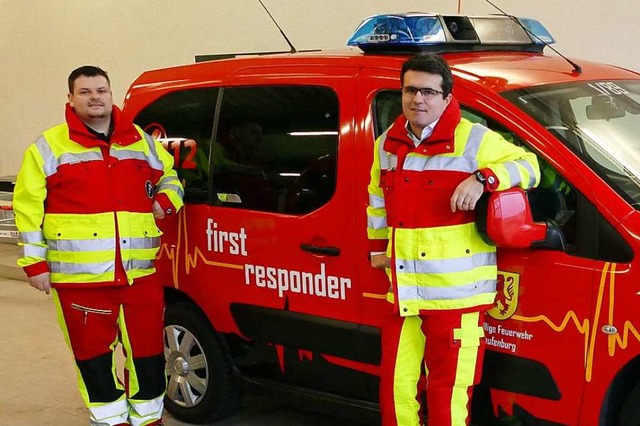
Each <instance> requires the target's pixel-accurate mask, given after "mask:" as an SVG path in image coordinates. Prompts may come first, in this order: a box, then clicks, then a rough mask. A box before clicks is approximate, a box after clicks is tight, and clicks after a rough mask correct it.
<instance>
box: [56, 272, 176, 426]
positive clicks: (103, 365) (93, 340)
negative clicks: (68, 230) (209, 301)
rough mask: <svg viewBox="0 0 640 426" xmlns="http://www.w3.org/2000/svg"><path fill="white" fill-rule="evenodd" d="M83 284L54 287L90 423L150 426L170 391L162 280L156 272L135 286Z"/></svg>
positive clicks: (140, 280)
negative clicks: (118, 355) (121, 358)
mask: <svg viewBox="0 0 640 426" xmlns="http://www.w3.org/2000/svg"><path fill="white" fill-rule="evenodd" d="M78 287H79V288H78ZM78 287H76V288H71V287H61V288H54V290H53V296H54V297H53V299H54V302H55V305H56V309H57V311H58V321H59V324H60V327H61V329H62V331H63V333H64V335H65V338H66V340H67V344H68V345H69V347H70V348H71V350H72V352H73V355H74V358H75V360H76V370H77V372H78V386H79V389H80V393H81V395H82V398H83V400H84V402H85V404H86V406H87V407H88V408H89V411H90V412H91V419H92V420H91V424H92V425H94V426H97V425H104V426H111V425H115V424H118V423H125V422H130V423H131V424H134V425H145V424H150V423H152V422H153V421H155V420H159V419H160V418H161V414H162V397H163V396H164V392H165V390H166V377H165V373H164V366H165V361H164V354H163V342H162V331H163V321H162V316H163V311H164V303H163V289H162V285H161V284H160V283H159V282H158V281H157V278H156V277H155V276H151V277H145V278H140V279H138V280H136V281H135V282H134V283H133V285H130V286H128V285H127V286H113V287H85V286H78ZM125 319H126V322H125ZM118 342H119V343H121V344H122V346H123V348H124V352H125V356H126V359H125V364H124V368H125V376H124V381H126V388H127V389H126V391H127V393H126V395H125V388H124V386H122V385H121V384H120V382H119V379H118V378H117V375H116V366H115V356H114V350H115V348H116V345H117V344H118ZM121 403H123V404H124V407H125V411H124V418H123V419H122V418H121V416H122V415H123V414H122V413H123V412H122V411H120V408H121V406H120V405H119V404H121ZM113 419H118V421H114V422H112V420H113ZM94 420H95V421H94Z"/></svg>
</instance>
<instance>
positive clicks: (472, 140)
mask: <svg viewBox="0 0 640 426" xmlns="http://www.w3.org/2000/svg"><path fill="white" fill-rule="evenodd" d="M488 131H489V129H487V128H486V127H484V126H483V125H482V124H478V123H475V124H474V125H473V127H472V128H471V132H469V137H468V138H467V144H466V145H465V147H464V153H463V154H462V155H463V156H465V157H471V158H478V151H480V145H481V144H482V139H483V138H484V135H485V134H486V133H487V132H488Z"/></svg>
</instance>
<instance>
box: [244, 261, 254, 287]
mask: <svg viewBox="0 0 640 426" xmlns="http://www.w3.org/2000/svg"><path fill="white" fill-rule="evenodd" d="M253 273H255V269H254V267H253V265H244V283H245V284H246V285H250V284H251V278H250V276H251V274H253Z"/></svg>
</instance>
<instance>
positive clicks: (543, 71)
mask: <svg viewBox="0 0 640 426" xmlns="http://www.w3.org/2000/svg"><path fill="white" fill-rule="evenodd" d="M525 28H527V29H528V30H525ZM534 34H535V35H534ZM551 42H553V40H552V38H551V36H550V35H549V34H548V33H546V32H545V31H544V29H543V28H542V27H541V26H540V25H539V24H537V23H536V22H533V21H529V20H524V19H522V20H518V21H516V20H514V19H512V18H511V17H507V16H487V17H467V16H459V15H452V16H442V15H434V14H417V13H416V14H402V15H385V16H376V17H371V18H369V19H367V20H366V21H365V22H364V23H363V24H362V25H361V27H360V28H359V29H358V30H357V31H356V32H355V34H354V36H353V37H352V39H351V41H350V44H351V45H352V47H351V48H350V49H348V50H343V51H332V52H307V53H304V52H303V53H291V54H277V55H256V56H243V57H236V58H229V59H221V60H215V61H209V62H202V63H197V64H192V65H185V66H179V67H174V68H168V69H160V70H155V71H149V72H145V73H143V74H142V75H141V76H140V77H139V78H138V79H137V80H136V81H135V82H134V83H133V85H132V86H131V88H130V90H129V92H128V94H127V96H126V101H125V107H124V111H125V112H126V113H127V114H129V115H130V116H131V117H132V118H134V120H135V122H136V123H137V124H139V125H141V126H142V127H143V128H145V129H146V130H147V131H148V132H149V133H150V134H152V135H154V136H155V137H156V138H158V139H159V140H161V141H163V142H164V143H165V146H166V147H167V149H168V150H169V151H170V152H172V153H174V155H175V159H176V168H177V169H178V171H179V174H180V177H181V178H182V179H183V180H184V182H185V201H186V206H185V208H184V210H182V212H181V213H180V214H179V216H178V217H177V218H175V220H174V222H173V223H172V224H171V225H170V226H167V227H166V228H165V229H164V232H165V234H164V236H163V245H162V249H161V251H160V253H159V257H158V268H159V271H160V273H161V275H162V277H163V279H164V282H165V283H166V300H167V304H168V306H167V312H166V342H165V343H166V349H165V353H166V355H167V374H168V379H169V386H168V391H167V408H168V409H169V411H170V412H171V413H172V414H174V415H175V416H176V417H178V418H179V419H182V420H185V421H188V422H204V421H211V420H215V419H218V418H221V417H224V416H226V415H229V414H230V413H232V412H233V410H234V409H235V408H236V407H237V405H238V401H239V393H238V384H239V382H241V381H244V382H250V383H252V384H256V385H266V386H269V387H270V389H276V390H278V391H280V392H284V393H288V394H292V395H296V396H297V397H305V398H306V397H310V398H312V399H313V400H314V401H316V402H325V403H326V402H329V403H331V404H332V408H331V410H332V413H339V412H340V411H339V410H340V409H341V408H349V409H350V408H353V407H358V408H360V409H363V410H364V411H363V412H365V413H369V414H370V417H369V418H371V419H376V418H377V414H376V410H377V395H378V365H379V361H380V332H379V327H380V323H381V319H382V318H383V317H384V316H385V315H387V314H389V312H390V311H391V309H392V306H391V305H390V304H389V303H388V302H387V301H386V300H385V297H386V292H387V289H388V287H389V283H388V281H387V277H386V275H385V274H384V273H383V272H382V271H380V270H375V269H372V268H371V266H370V263H369V258H368V252H367V240H366V238H367V237H366V214H365V207H366V204H367V191H366V186H367V183H368V180H369V169H370V166H371V159H372V152H371V151H372V147H373V142H374V140H375V138H376V137H378V136H379V135H380V134H381V133H382V132H383V131H384V130H385V129H386V128H387V127H388V126H389V125H390V124H391V123H392V122H393V120H394V119H395V118H396V117H397V115H398V114H400V113H401V105H400V83H399V70H400V67H401V64H402V63H403V61H404V60H406V58H407V55H408V54H409V53H412V52H416V51H420V50H424V51H435V52H439V53H441V54H442V55H443V56H444V57H445V58H446V60H447V61H448V62H449V64H450V65H451V67H452V70H453V73H454V78H455V81H454V91H453V93H454V96H455V97H456V98H457V99H458V100H459V101H460V104H461V107H462V109H463V115H464V117H466V118H467V119H470V120H472V121H474V122H479V123H482V124H484V125H486V126H488V127H489V128H491V129H494V130H497V131H499V132H501V133H502V134H503V135H504V137H505V138H507V139H508V140H510V141H512V142H513V143H515V144H519V145H522V146H524V147H526V149H529V150H531V151H533V152H534V153H536V155H537V156H538V158H539V161H540V165H541V169H542V174H543V179H542V183H541V185H540V188H538V189H536V190H534V191H531V192H530V193H529V194H528V199H527V198H526V197H525V198H524V199H520V200H519V201H520V202H521V203H522V205H523V206H525V207H526V203H529V204H530V205H531V210H530V212H529V211H528V210H527V211H525V212H524V213H523V209H525V207H522V208H519V207H515V208H514V210H513V211H511V210H510V208H511V207H509V206H512V204H509V203H511V201H508V200H502V199H501V198H500V196H497V197H494V198H493V199H492V200H489V204H490V206H489V209H488V213H486V212H485V213H483V212H480V213H481V214H480V215H479V216H482V217H483V218H484V217H486V216H489V225H488V227H489V231H490V230H491V226H492V225H491V217H493V216H495V215H496V214H497V215H502V216H509V218H512V219H513V218H514V217H516V220H515V222H514V221H507V220H504V223H509V224H510V225H509V226H514V223H515V227H516V228H517V229H518V234H516V235H517V236H518V237H519V238H515V239H514V238H513V236H514V234H513V232H514V231H512V230H511V231H510V230H509V228H507V231H506V232H505V231H504V229H503V230H502V231H500V229H497V230H496V229H494V230H493V233H492V232H488V233H489V237H492V238H494V239H497V240H499V242H501V241H506V243H505V244H504V245H506V246H509V244H510V243H509V240H510V239H511V240H515V242H514V241H511V243H514V244H513V246H518V245H521V246H522V245H525V247H523V248H509V247H501V248H500V249H499V252H498V268H499V271H500V272H499V280H498V295H497V299H496V306H495V307H494V308H493V309H492V310H491V311H490V312H489V314H490V315H489V317H488V319H487V321H486V323H485V324H484V328H485V334H486V342H487V344H488V345H489V348H488V349H489V350H488V351H487V355H486V359H485V364H484V372H483V381H482V383H481V385H479V386H478V388H477V389H476V391H475V394H474V401H473V422H474V423H475V424H479V425H493V424H500V425H503V424H518V425H578V424H579V425H617V426H631V425H633V426H637V425H638V424H640V385H639V384H640V358H639V355H640V272H639V271H640V267H639V266H640V264H639V263H638V262H640V260H639V259H637V258H636V256H635V254H636V253H637V252H638V251H640V211H639V210H640V139H639V138H640V75H639V74H638V73H636V72H633V71H630V70H626V69H622V68H620V67H615V66H610V65H604V64H599V63H593V62H587V61H581V60H573V61H569V60H567V59H564V58H563V57H560V56H558V55H556V54H548V53H543V50H545V49H546V45H547V44H548V43H551ZM547 50H548V49H547ZM516 198H517V197H516ZM516 201H518V200H516ZM501 202H504V203H505V204H500V203H501ZM496 206H497V207H496ZM500 206H502V208H501V207H500ZM525 210H526V209H525ZM527 214H532V217H529V218H527ZM517 218H521V219H522V218H524V219H522V220H521V221H520V222H518V220H519V219H517ZM503 219H507V218H504V217H503ZM531 222H536V224H532V223H531ZM485 225H486V223H485ZM497 227H498V228H499V226H497ZM541 227H542V228H541ZM513 229H515V228H513ZM532 236H533V237H532ZM523 241H526V244H523V243H522V242H523ZM373 421H375V420H372V422H373Z"/></svg>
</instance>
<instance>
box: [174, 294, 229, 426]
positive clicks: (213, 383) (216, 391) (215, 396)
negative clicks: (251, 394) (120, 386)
mask: <svg viewBox="0 0 640 426" xmlns="http://www.w3.org/2000/svg"><path fill="white" fill-rule="evenodd" d="M164 323H165V327H164V354H165V359H166V361H167V364H166V369H165V371H166V374H167V393H166V395H165V399H164V401H165V408H166V409H167V410H168V411H169V412H170V413H171V414H172V415H173V416H174V417H176V418H177V419H179V420H181V421H184V422H187V423H208V422H212V421H214V420H218V419H222V418H224V417H228V416H230V415H231V414H233V413H234V412H235V411H236V409H237V407H238V405H239V402H240V393H239V387H238V384H237V382H236V377H235V376H234V373H233V368H232V365H231V361H230V360H229V358H228V357H227V354H226V353H225V351H224V349H223V346H222V344H221V340H220V337H219V336H218V335H217V334H216V332H215V330H214V329H213V327H211V324H210V323H209V320H208V319H207V318H206V316H205V315H204V314H202V313H201V311H200V310H199V309H198V308H197V307H196V306H194V305H193V304H190V303H185V302H179V303H173V304H169V305H167V308H166V311H165V322H164Z"/></svg>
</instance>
